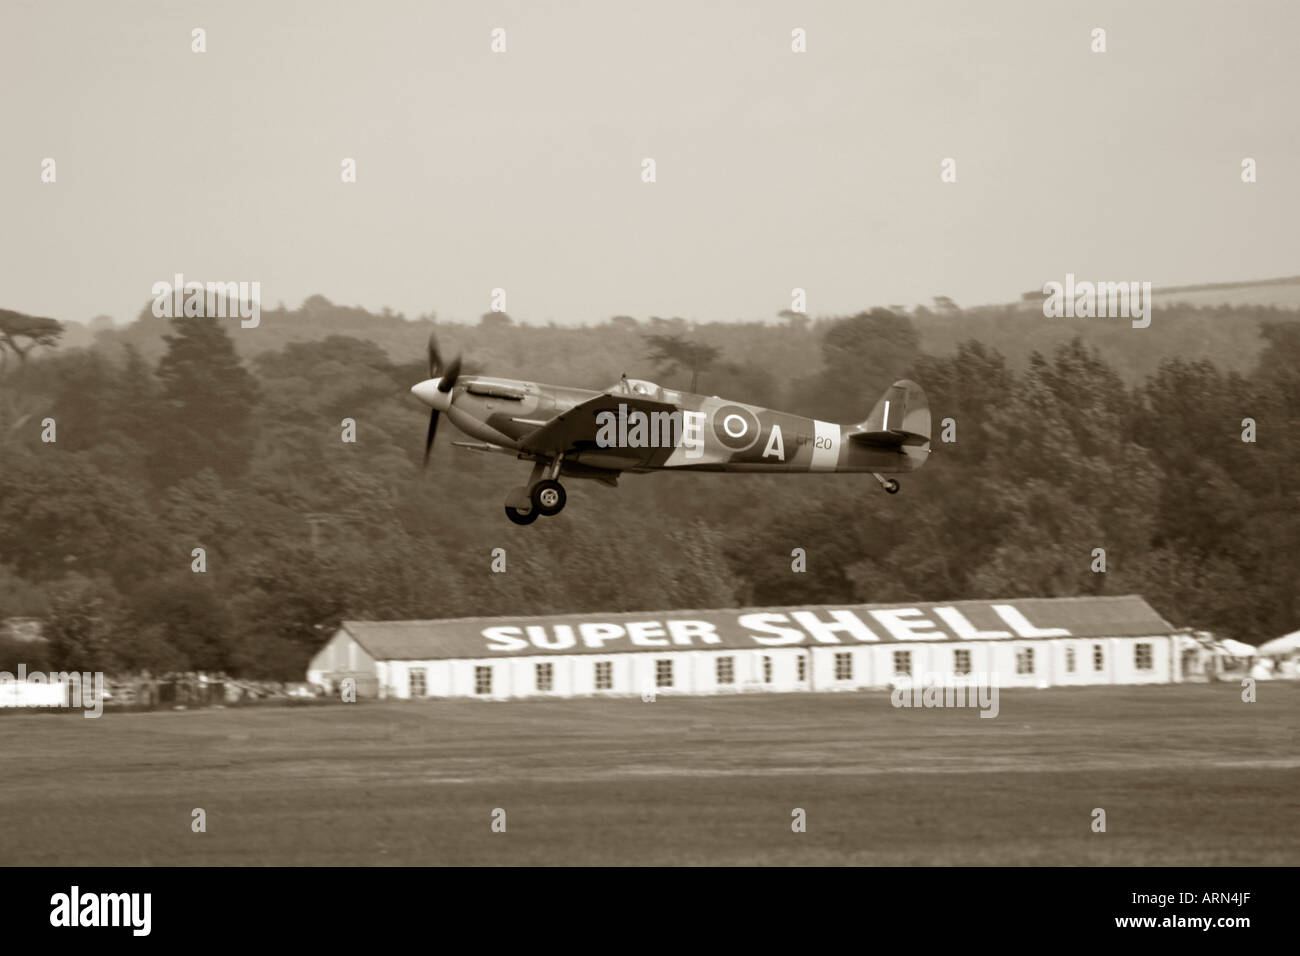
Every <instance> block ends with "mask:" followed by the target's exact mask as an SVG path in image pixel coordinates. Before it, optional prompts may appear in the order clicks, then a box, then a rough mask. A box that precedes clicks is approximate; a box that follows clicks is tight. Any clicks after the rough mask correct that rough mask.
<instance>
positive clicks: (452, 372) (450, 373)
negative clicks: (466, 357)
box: [438, 355, 460, 392]
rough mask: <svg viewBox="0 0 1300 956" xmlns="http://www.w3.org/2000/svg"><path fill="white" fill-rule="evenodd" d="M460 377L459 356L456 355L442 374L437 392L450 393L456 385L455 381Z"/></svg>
mask: <svg viewBox="0 0 1300 956" xmlns="http://www.w3.org/2000/svg"><path fill="white" fill-rule="evenodd" d="M459 377H460V356H459V355H457V356H456V357H455V358H454V359H452V360H451V364H450V365H448V366H447V371H445V372H443V374H442V380H441V381H440V382H438V391H440V392H450V391H451V390H452V388H454V387H455V385H456V379H457V378H459Z"/></svg>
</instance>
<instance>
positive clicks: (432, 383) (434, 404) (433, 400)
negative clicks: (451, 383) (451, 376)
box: [411, 378, 451, 412]
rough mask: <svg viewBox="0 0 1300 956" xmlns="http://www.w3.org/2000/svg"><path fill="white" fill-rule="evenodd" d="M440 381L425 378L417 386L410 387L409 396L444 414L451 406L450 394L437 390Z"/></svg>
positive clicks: (438, 379)
mask: <svg viewBox="0 0 1300 956" xmlns="http://www.w3.org/2000/svg"><path fill="white" fill-rule="evenodd" d="M441 381H442V379H441V378H427V379H425V380H424V381H423V382H421V383H420V384H418V385H412V386H411V394H412V395H414V396H415V397H416V398H418V399H419V400H420V401H422V402H424V404H426V405H428V406H429V407H430V408H436V409H437V410H438V411H440V412H445V411H446V410H447V409H448V407H449V406H450V405H451V392H449V391H447V392H442V391H439V390H438V384H439V383H440V382H441Z"/></svg>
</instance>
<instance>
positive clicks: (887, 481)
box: [871, 471, 902, 495]
mask: <svg viewBox="0 0 1300 956" xmlns="http://www.w3.org/2000/svg"><path fill="white" fill-rule="evenodd" d="M871 477H872V478H874V479H876V481H878V482H880V487H881V488H884V489H885V491H887V492H889V493H890V494H891V495H896V494H898V489H899V488H901V487H902V485H900V484H899V483H898V482H897V481H895V480H894V479H893V478H886V477H885V476H884V475H878V474H876V473H875V472H874V471H873V472H872V473H871Z"/></svg>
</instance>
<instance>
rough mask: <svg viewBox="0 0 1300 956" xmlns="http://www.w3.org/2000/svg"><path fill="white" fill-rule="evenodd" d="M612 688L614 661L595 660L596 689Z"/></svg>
mask: <svg viewBox="0 0 1300 956" xmlns="http://www.w3.org/2000/svg"><path fill="white" fill-rule="evenodd" d="M613 689H614V662H613V661H596V690H613Z"/></svg>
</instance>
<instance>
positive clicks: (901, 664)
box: [894, 651, 912, 677]
mask: <svg viewBox="0 0 1300 956" xmlns="http://www.w3.org/2000/svg"><path fill="white" fill-rule="evenodd" d="M894 673H895V674H902V675H904V676H905V677H911V676H912V652H911V651H894Z"/></svg>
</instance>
